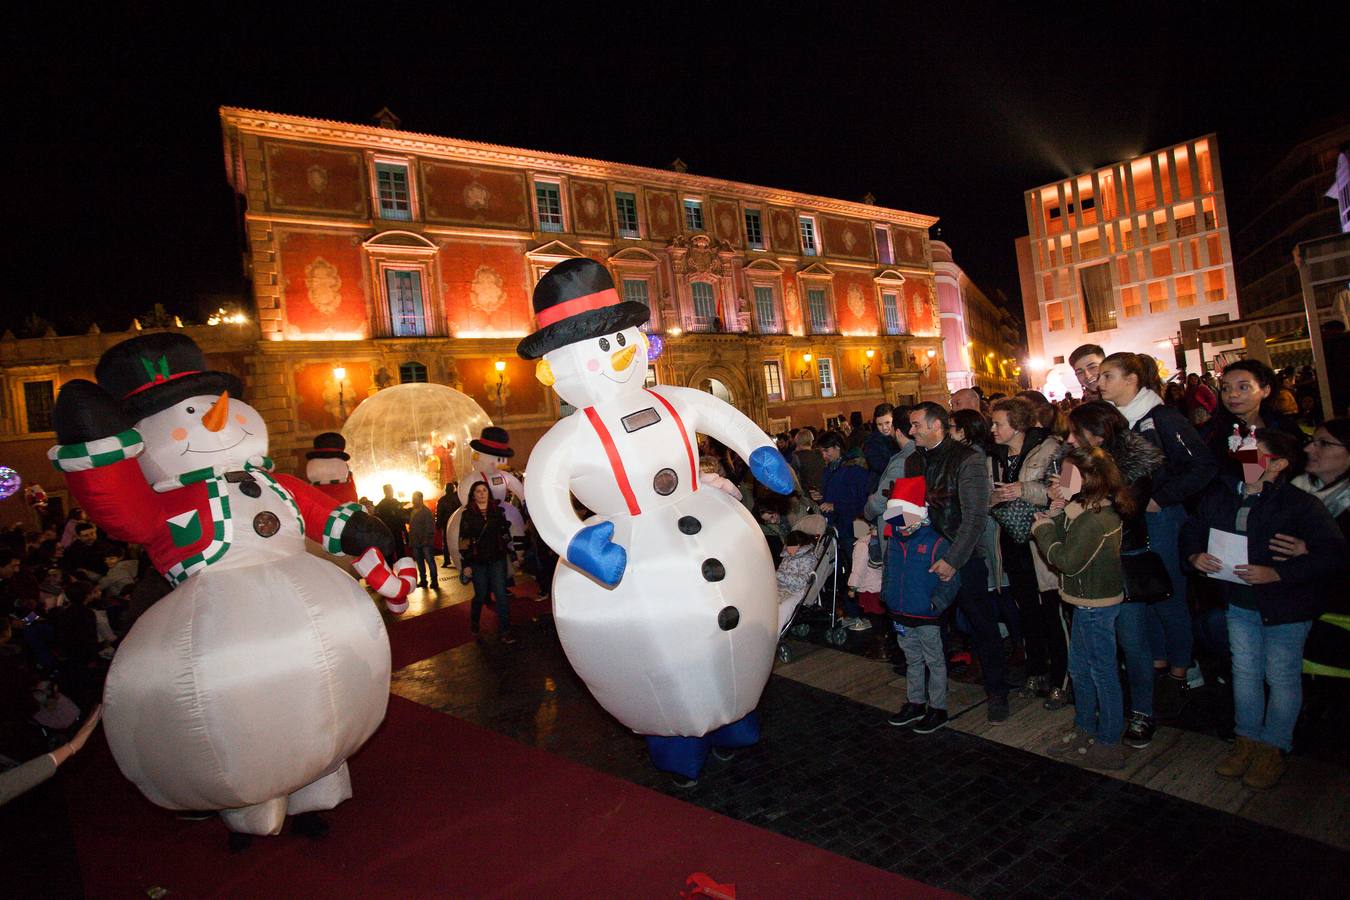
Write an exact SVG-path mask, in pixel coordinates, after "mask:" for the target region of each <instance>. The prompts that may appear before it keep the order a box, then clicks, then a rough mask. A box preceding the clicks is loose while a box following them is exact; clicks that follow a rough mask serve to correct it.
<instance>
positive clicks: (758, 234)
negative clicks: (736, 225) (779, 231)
mask: <svg viewBox="0 0 1350 900" xmlns="http://www.w3.org/2000/svg"><path fill="white" fill-rule="evenodd" d="M745 241H746V244H748V245H749V247H750V249H751V250H763V249H764V222H763V220H762V219H761V218H760V214H759V210H757V209H747V210H746V211H745Z"/></svg>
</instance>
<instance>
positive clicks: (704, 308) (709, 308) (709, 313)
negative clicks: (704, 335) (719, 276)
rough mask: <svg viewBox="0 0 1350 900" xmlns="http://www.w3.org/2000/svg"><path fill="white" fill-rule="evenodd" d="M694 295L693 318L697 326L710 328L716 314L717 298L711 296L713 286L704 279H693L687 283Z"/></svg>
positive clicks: (705, 328)
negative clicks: (690, 282)
mask: <svg viewBox="0 0 1350 900" xmlns="http://www.w3.org/2000/svg"><path fill="white" fill-rule="evenodd" d="M689 290H690V291H691V292H692V294H693V297H694V319H695V322H696V324H697V326H698V327H700V328H702V329H704V330H707V329H710V328H712V325H713V319H714V318H715V317H716V316H717V299H716V298H715V297H714V296H713V286H712V285H711V284H708V282H706V281H695V282H694V283H692V284H691V285H689Z"/></svg>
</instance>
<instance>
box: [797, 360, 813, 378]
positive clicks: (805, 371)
mask: <svg viewBox="0 0 1350 900" xmlns="http://www.w3.org/2000/svg"><path fill="white" fill-rule="evenodd" d="M810 377H811V354H810V353H803V354H802V368H801V371H800V372H798V373H797V380H799V381H802V380H805V379H807V378H810Z"/></svg>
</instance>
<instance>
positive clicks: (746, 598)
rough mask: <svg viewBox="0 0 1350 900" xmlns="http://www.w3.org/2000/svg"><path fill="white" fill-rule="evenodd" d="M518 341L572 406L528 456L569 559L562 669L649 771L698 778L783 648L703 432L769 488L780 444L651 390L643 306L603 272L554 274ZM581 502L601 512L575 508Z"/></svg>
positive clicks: (760, 549)
mask: <svg viewBox="0 0 1350 900" xmlns="http://www.w3.org/2000/svg"><path fill="white" fill-rule="evenodd" d="M534 313H535V320H536V322H537V323H538V325H539V330H538V331H536V332H535V333H534V334H532V335H530V336H528V337H526V338H525V339H524V340H522V341H521V342H520V345H519V347H518V348H517V352H518V353H519V354H520V355H521V356H522V357H524V358H525V359H540V357H542V359H541V360H540V362H539V364H538V367H537V374H538V377H539V379H540V380H541V381H542V382H543V383H544V384H545V385H551V386H552V387H553V389H554V390H555V391H557V393H558V395H559V396H560V397H561V398H562V399H563V400H565V401H567V402H568V403H570V404H572V405H573V406H575V407H577V410H578V411H577V412H576V413H575V414H574V415H571V416H568V417H567V418H565V419H562V420H561V421H559V422H558V423H557V424H556V425H554V426H553V428H551V429H550V430H549V431H548V432H547V433H546V434H545V435H544V436H543V438H542V439H540V441H539V443H538V444H536V445H535V448H534V451H533V453H532V454H531V456H530V462H529V477H528V478H527V479H526V482H525V498H526V502H527V505H528V507H529V510H530V517H531V519H532V520H533V521H534V523H535V527H536V528H537V529H538V532H539V535H540V536H541V537H542V538H543V540H544V541H545V542H546V543H548V544H549V546H551V547H553V548H554V549H555V550H556V551H557V552H558V553H559V554H560V555H561V556H563V558H564V560H565V562H564V564H562V565H559V566H558V569H557V573H556V575H555V576H554V581H553V609H554V620H555V622H556V624H557V628H558V637H559V639H560V640H561V642H562V645H563V649H564V650H565V651H566V653H567V657H568V660H569V661H570V662H571V663H572V666H573V667H574V668H575V669H576V671H577V673H578V674H579V675H581V677H582V679H583V680H585V682H586V685H587V686H588V687H589V688H590V690H591V692H592V693H593V694H594V695H595V697H596V699H597V700H599V701H600V703H601V705H603V706H604V707H605V709H607V710H608V711H609V712H610V713H611V714H612V715H613V716H614V717H615V718H617V719H618V720H619V721H620V722H622V723H623V724H625V725H627V726H628V727H629V728H632V729H633V730H634V731H635V732H637V733H639V734H642V735H645V736H646V738H647V743H648V748H649V750H650V752H651V755H652V760H653V762H654V763H655V764H656V766H657V767H658V768H660V769H662V770H665V771H668V772H671V773H672V774H673V775H674V776H675V777H676V781H677V783H680V784H689V783H692V782H693V781H694V780H695V779H696V778H697V777H698V774H699V772H700V771H701V770H702V766H703V763H704V761H705V759H706V756H707V753H708V752H709V750H710V749H712V748H714V747H717V748H724V749H730V748H735V747H739V746H746V745H749V744H751V743H753V742H754V741H756V740H757V739H758V735H759V722H758V718H757V716H756V714H755V707H756V705H757V704H758V703H759V696H760V693H761V691H762V690H763V688H764V684H765V682H766V681H767V680H768V677H769V671H770V669H771V668H772V666H773V659H774V652H775V650H776V647H777V641H778V628H777V625H778V609H777V590H776V587H775V580H774V569H773V561H772V559H771V558H770V555H769V549H768V545H767V544H766V543H765V542H764V538H763V536H762V534H761V532H760V529H759V526H758V525H757V524H756V523H755V521H754V519H752V518H751V516H750V514H749V512H747V511H746V509H745V507H744V506H743V505H742V504H740V503H738V502H736V501H735V500H734V499H732V498H731V497H730V496H728V495H727V494H725V493H723V492H722V491H718V490H713V489H709V488H707V487H701V486H700V483H699V466H698V451H697V446H696V443H695V440H696V433H700V434H707V435H710V436H712V437H714V438H716V439H717V440H719V441H721V442H722V443H723V444H725V445H727V446H729V447H731V448H732V449H733V450H734V451H735V452H737V453H738V454H740V455H741V456H742V457H744V458H745V459H746V460H747V461H748V462H749V464H750V467H751V471H752V472H753V474H754V476H755V477H756V478H757V479H758V480H759V481H760V482H762V483H763V484H765V485H767V486H768V487H769V488H771V489H773V490H775V491H777V492H779V493H782V494H788V493H791V491H792V474H791V472H790V471H789V469H788V466H787V463H786V461H784V459H783V456H782V454H781V453H779V452H778V450H777V448H776V447H775V445H774V442H773V439H772V438H770V437H769V436H768V435H766V434H765V433H764V432H763V431H761V430H760V429H759V428H758V427H757V426H756V425H755V424H754V422H752V421H750V419H748V418H746V417H745V416H744V415H742V414H741V413H740V412H738V411H737V410H736V409H735V408H733V407H732V406H730V405H729V404H726V403H723V402H722V401H720V400H718V399H716V398H714V397H713V396H712V395H710V394H706V393H703V392H702V391H696V390H692V389H689V388H682V387H668V386H665V385H658V386H656V387H654V388H650V389H647V388H644V387H643V384H644V381H645V378H646V373H647V353H646V349H647V341H646V337H645V335H643V333H642V332H641V331H639V330H638V326H639V325H641V324H643V323H645V322H646V321H647V318H648V316H649V310H648V309H647V307H646V306H645V305H643V304H641V303H634V302H622V301H620V299H619V296H618V293H617V292H616V291H615V290H614V283H613V280H612V279H611V278H610V275H609V272H608V271H607V270H606V269H605V267H604V266H603V265H601V264H599V263H597V262H595V261H593V260H589V259H572V260H567V261H566V262H563V263H561V264H559V265H558V266H556V267H554V268H553V269H552V270H551V271H550V272H549V273H548V274H547V275H546V276H545V277H544V278H543V279H542V280H541V281H540V282H539V285H538V287H536V288H535V292H534ZM569 492H570V493H571V494H575V495H576V497H577V499H578V500H580V502H581V503H582V504H584V505H585V506H586V507H587V508H588V509H591V510H594V511H595V513H596V515H595V516H594V517H592V518H590V519H587V520H586V521H585V522H584V523H583V522H581V521H579V520H578V519H577V516H576V514H575V513H574V512H573V511H572V503H571V497H570V496H569Z"/></svg>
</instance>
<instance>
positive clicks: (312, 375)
mask: <svg viewBox="0 0 1350 900" xmlns="http://www.w3.org/2000/svg"><path fill="white" fill-rule="evenodd" d="M339 365H340V366H342V367H343V368H345V369H346V370H347V373H346V375H347V377H346V378H345V379H343V382H342V393H341V396H340V397H339V394H338V383H337V380H336V379H335V378H334V377H333V367H334V366H339ZM370 387H371V372H370V365H369V364H368V363H360V362H348V361H347V360H345V359H342V360H335V361H333V362H323V363H311V364H309V365H304V366H300V367H299V368H297V369H296V370H295V392H296V395H297V396H296V401H297V402H296V414H297V417H298V418H299V419H300V428H301V430H302V431H303V430H311V431H328V430H334V431H335V430H337V429H340V428H341V427H342V422H343V420H342V418H341V416H340V415H339V413H340V408H341V407H345V408H346V410H347V415H349V416H350V415H351V414H352V410H354V409H356V407H357V406H358V405H359V404H360V403H361V401H362V400H364V399H365V398H366V396H367V395H368V394H369V393H370ZM339 399H340V400H341V405H339Z"/></svg>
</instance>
